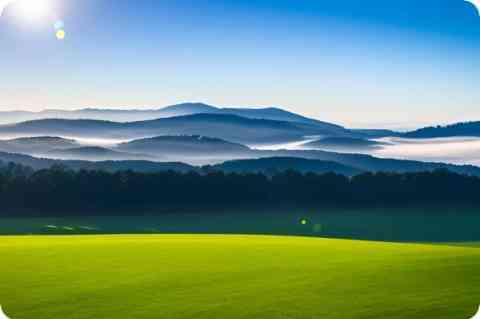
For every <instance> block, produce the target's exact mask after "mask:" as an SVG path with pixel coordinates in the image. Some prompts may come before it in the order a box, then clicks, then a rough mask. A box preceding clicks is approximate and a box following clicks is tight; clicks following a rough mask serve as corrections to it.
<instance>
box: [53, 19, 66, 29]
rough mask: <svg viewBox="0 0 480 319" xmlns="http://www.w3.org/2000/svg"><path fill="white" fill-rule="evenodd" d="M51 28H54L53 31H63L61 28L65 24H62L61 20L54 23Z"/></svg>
mask: <svg viewBox="0 0 480 319" xmlns="http://www.w3.org/2000/svg"><path fill="white" fill-rule="evenodd" d="M53 27H54V28H55V30H63V28H64V27H65V24H64V23H63V21H62V20H58V21H57V22H55V24H54V25H53Z"/></svg>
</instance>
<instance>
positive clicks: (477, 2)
mask: <svg viewBox="0 0 480 319" xmlns="http://www.w3.org/2000/svg"><path fill="white" fill-rule="evenodd" d="M465 1H467V2H470V3H471V4H473V5H474V6H475V8H477V10H478V14H479V15H480V0H465Z"/></svg>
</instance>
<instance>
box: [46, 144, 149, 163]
mask: <svg viewBox="0 0 480 319" xmlns="http://www.w3.org/2000/svg"><path fill="white" fill-rule="evenodd" d="M46 156H47V157H49V158H58V159H65V160H86V161H106V160H145V159H152V157H151V156H147V155H142V154H132V153H127V152H118V151H114V150H111V149H108V148H104V147H99V146H83V147H77V148H68V149H55V150H52V151H49V152H48V153H46Z"/></svg>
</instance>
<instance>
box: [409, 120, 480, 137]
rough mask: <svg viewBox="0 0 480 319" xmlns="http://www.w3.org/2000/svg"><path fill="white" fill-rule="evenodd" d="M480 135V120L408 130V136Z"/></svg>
mask: <svg viewBox="0 0 480 319" xmlns="http://www.w3.org/2000/svg"><path fill="white" fill-rule="evenodd" d="M457 136H462V137H480V122H465V123H457V124H452V125H447V126H432V127H425V128H421V129H419V130H416V131H412V132H408V133H405V134H404V135H403V137H406V138H439V137H457Z"/></svg>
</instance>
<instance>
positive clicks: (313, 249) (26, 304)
mask: <svg viewBox="0 0 480 319" xmlns="http://www.w3.org/2000/svg"><path fill="white" fill-rule="evenodd" d="M0 256H1V260H2V262H1V264H0V303H1V304H2V305H3V307H4V309H5V311H6V312H7V314H9V315H10V316H11V317H12V318H15V319H30V318H31V319H39V318H66V319H68V318H75V319H83V318H85V319H87V318H89V319H90V318H104V319H109V318H112V319H113V318H115V319H118V318H136V319H142V318H151V319H157V318H169V319H170V318H172V319H176V318H181V319H183V318H185V319H187V318H188V319H190V318H191V319H202V318H203V319H217V318H218V319H240V318H242V319H243V318H244V319H247V318H248V319H256V318H258V319H318V318H328V319H336V318H338V319H349V318H355V319H367V318H368V319H370V318H385V319H388V318H392V319H417V318H418V319H429V318H435V319H457V318H458V319H468V318H470V317H472V316H473V314H474V312H475V310H476V309H477V307H478V304H479V303H480V249H476V248H469V247H451V246H442V245H416V244H391V243H376V242H364V241H348V240H328V239H315V238H301V237H267V236H221V235H217V236H209V235H155V236H140V235H137V236H83V237H76V236H60V237H59V236H52V237H49V236H41V237H38V236H37V237H33V236H26V237H0Z"/></svg>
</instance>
